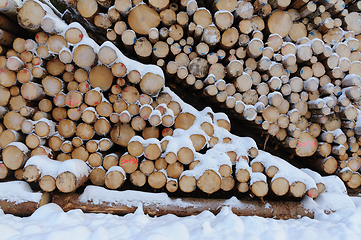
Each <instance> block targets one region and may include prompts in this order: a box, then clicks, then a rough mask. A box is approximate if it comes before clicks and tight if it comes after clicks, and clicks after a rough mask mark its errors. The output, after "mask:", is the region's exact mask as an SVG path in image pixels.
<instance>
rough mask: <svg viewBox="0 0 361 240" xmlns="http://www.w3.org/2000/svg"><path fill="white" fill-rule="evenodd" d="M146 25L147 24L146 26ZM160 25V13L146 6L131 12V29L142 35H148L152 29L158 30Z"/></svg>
mask: <svg viewBox="0 0 361 240" xmlns="http://www.w3.org/2000/svg"><path fill="white" fill-rule="evenodd" d="M145 23H146V24H145ZM159 23H160V17H159V15H158V13H157V12H156V11H155V10H154V9H152V8H150V7H148V6H147V5H146V4H140V5H138V6H136V7H134V8H132V10H131V11H130V12H129V15H128V24H129V26H130V28H131V29H132V30H133V31H134V32H136V33H138V34H141V35H147V34H148V33H149V30H150V29H151V28H156V27H157V26H158V25H159Z"/></svg>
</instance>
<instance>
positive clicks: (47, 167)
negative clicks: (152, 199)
mask: <svg viewBox="0 0 361 240" xmlns="http://www.w3.org/2000/svg"><path fill="white" fill-rule="evenodd" d="M5 2H6V3H5V4H4V5H0V12H2V13H1V15H0V19H1V23H0V53H1V56H0V118H1V124H0V149H1V159H0V160H1V161H0V179H5V180H6V179H11V177H13V176H15V178H17V179H24V180H25V181H27V182H36V183H37V184H38V185H39V187H40V188H41V189H42V190H43V191H44V192H52V191H55V190H56V189H57V190H59V191H61V192H64V193H69V192H74V191H76V189H77V188H79V187H80V186H82V185H84V184H86V183H87V184H93V185H97V186H106V187H107V188H109V189H121V187H122V186H124V185H125V182H128V183H129V184H131V185H133V186H134V187H137V188H139V189H144V188H145V187H146V186H148V187H151V188H152V189H161V190H166V191H167V192H169V193H175V192H183V193H192V192H194V191H195V190H196V189H199V190H201V191H202V192H204V193H206V194H212V193H215V192H218V191H224V192H228V191H236V192H238V193H247V194H252V195H255V196H257V197H260V198H263V197H265V196H267V195H270V196H276V197H286V198H287V197H288V198H289V197H291V198H301V197H303V196H304V195H305V194H307V195H308V196H310V197H312V198H315V197H317V196H318V195H319V194H320V193H322V192H323V191H324V190H325V185H324V184H323V181H322V177H321V175H330V174H337V175H338V176H339V177H340V178H341V179H342V180H343V181H344V182H345V184H346V185H347V186H348V187H349V188H351V189H356V188H358V187H359V186H360V185H361V174H360V171H359V168H360V162H361V158H360V156H361V149H360V146H361V107H360V106H361V44H360V43H359V41H360V40H361V34H360V33H361V25H360V24H357V23H358V22H360V21H361V14H360V12H361V2H360V1H342V0H332V1H331V0H330V1H322V0H320V1H317V2H313V1H307V0H297V1H292V3H291V1H287V0H272V1H271V0H270V1H268V2H267V1H265V0H255V1H238V2H237V1H236V0H227V1H225V0H218V1H211V0H208V1H207V0H206V1H204V2H201V1H198V2H197V1H194V0H190V1H187V0H180V1H168V0H162V1H160V0H149V1H146V2H143V1H137V0H133V1H131V0H115V2H112V1H101V0H97V1H95V0H79V1H77V2H73V1H67V0H61V1H59V3H60V4H62V5H63V6H65V7H66V8H67V10H66V12H64V14H61V13H60V12H58V10H56V9H55V8H54V7H53V6H52V5H49V3H47V4H45V3H42V2H39V1H36V0H27V1H25V2H24V3H21V5H18V4H20V3H18V2H16V1H13V0H6V1H5ZM69 13H71V14H69ZM60 16H62V17H63V18H64V20H65V21H66V22H65V21H64V20H62V19H61V18H60ZM80 23H81V24H80ZM22 28H24V29H26V30H28V31H29V32H28V34H27V37H24V34H22V35H20V32H21V31H23V30H21V29H22ZM104 39H108V41H104ZM119 49H121V50H122V51H124V52H125V53H126V55H127V56H125V55H124V54H123V53H122V51H120V50H119ZM128 56H131V57H132V58H133V59H136V60H137V61H135V60H132V59H130V58H128ZM144 63H153V64H154V65H147V64H144ZM166 85H171V86H176V87H177V88H184V89H186V90H187V91H188V92H190V93H191V94H192V95H195V96H196V97H197V99H198V100H199V101H204V102H205V103H206V104H207V105H210V106H212V107H214V108H215V109H221V110H222V111H224V112H225V113H227V114H225V113H222V112H217V113H216V112H213V110H212V109H211V108H209V107H207V108H205V109H204V110H202V111H198V110H196V109H195V108H193V107H192V106H190V105H188V104H187V103H185V102H184V101H183V100H181V99H180V98H179V97H178V96H177V95H176V94H175V93H173V92H172V91H171V90H170V89H169V88H167V87H166ZM228 115H229V116H232V117H233V116H235V117H237V124H239V125H242V126H245V127H247V128H250V129H252V131H254V132H256V133H260V134H262V135H264V136H267V139H268V137H270V138H271V139H273V140H274V141H275V142H277V143H278V144H279V145H280V147H282V148H283V149H286V150H287V151H288V152H289V156H290V158H291V156H298V157H300V159H301V160H300V161H301V162H302V163H301V164H304V165H305V166H307V167H309V168H311V169H312V170H314V171H311V170H308V169H302V170H300V169H298V168H296V167H294V166H292V165H291V164H289V163H288V162H286V161H285V160H283V159H281V158H279V157H276V156H273V155H271V154H269V153H266V152H264V151H261V150H258V147H257V145H258V146H260V145H261V144H260V143H259V142H257V143H256V142H255V141H254V140H253V139H251V138H244V137H239V136H236V135H234V134H232V133H231V123H230V119H229V117H228ZM38 155H44V156H40V157H39V156H38ZM79 169H81V171H79ZM127 179H129V180H127Z"/></svg>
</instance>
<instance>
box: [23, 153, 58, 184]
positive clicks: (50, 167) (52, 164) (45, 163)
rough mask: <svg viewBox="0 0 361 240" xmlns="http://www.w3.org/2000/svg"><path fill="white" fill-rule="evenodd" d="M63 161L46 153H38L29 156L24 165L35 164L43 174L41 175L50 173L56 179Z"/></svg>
mask: <svg viewBox="0 0 361 240" xmlns="http://www.w3.org/2000/svg"><path fill="white" fill-rule="evenodd" d="M61 163H62V162H59V161H56V160H52V159H50V158H48V157H47V156H45V155H37V156H33V157H31V158H29V160H28V161H27V162H26V164H25V166H24V167H27V166H30V165H35V166H36V167H37V169H38V170H39V172H40V174H41V176H40V177H42V176H45V175H50V176H52V177H53V178H54V179H55V178H56V177H57V176H58V168H59V166H60V164H61Z"/></svg>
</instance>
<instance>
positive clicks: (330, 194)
mask: <svg viewBox="0 0 361 240" xmlns="http://www.w3.org/2000/svg"><path fill="white" fill-rule="evenodd" d="M323 181H324V183H325V185H326V190H325V192H324V193H322V194H320V195H319V196H318V197H317V198H316V199H315V200H312V198H310V197H308V196H305V197H304V199H303V200H302V202H301V204H302V206H303V207H304V208H306V209H310V210H311V211H314V212H315V213H317V212H319V211H320V210H323V211H324V212H326V213H329V212H334V211H337V210H341V209H356V206H355V204H354V202H353V201H352V198H350V197H349V196H348V195H347V190H346V187H345V184H344V183H343V182H342V180H341V179H340V178H339V177H337V176H327V177H323Z"/></svg>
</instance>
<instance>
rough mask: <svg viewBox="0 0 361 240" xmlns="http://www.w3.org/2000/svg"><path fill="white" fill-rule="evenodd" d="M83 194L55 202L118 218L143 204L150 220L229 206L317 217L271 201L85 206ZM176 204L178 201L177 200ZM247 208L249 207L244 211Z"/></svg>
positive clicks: (262, 214)
mask: <svg viewBox="0 0 361 240" xmlns="http://www.w3.org/2000/svg"><path fill="white" fill-rule="evenodd" d="M79 196H80V194H78V193H72V194H55V195H54V196H53V199H52V202H53V203H56V204H58V205H59V206H60V207H61V208H63V210H64V211H69V210H72V209H81V210H82V211H83V212H87V213H111V214H117V215H125V214H128V213H134V212H135V211H136V209H137V206H138V205H137V204H139V203H142V204H143V211H144V213H145V214H149V215H150V216H162V215H166V214H175V215H177V216H180V217H184V216H191V215H196V214H199V213H201V212H203V211H205V210H208V211H211V212H212V213H214V214H217V213H219V211H220V210H221V207H222V206H228V207H230V208H231V210H232V212H233V213H234V214H236V215H239V216H255V215H256V216H260V217H269V218H276V219H298V218H299V217H300V216H301V217H303V216H307V217H310V218H313V217H314V213H313V212H312V211H309V210H307V209H304V208H303V207H302V205H301V204H300V203H299V202H291V201H287V202H279V201H277V202H276V201H269V202H267V203H268V204H269V205H270V207H269V205H268V204H267V207H266V205H265V203H264V202H261V201H257V200H237V201H238V202H237V203H236V204H235V205H233V206H232V205H227V202H226V200H225V199H194V198H183V199H182V202H183V203H185V204H187V207H184V208H183V207H180V206H179V204H174V205H172V204H170V205H168V204H167V205H162V204H159V203H157V204H149V203H145V202H142V200H141V199H139V200H138V201H136V203H135V204H134V206H129V205H127V204H118V203H117V204H111V206H110V204H109V203H107V202H104V203H101V204H93V203H82V202H80V201H79V199H78V198H79ZM173 200H175V199H173ZM244 206H247V207H244Z"/></svg>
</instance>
